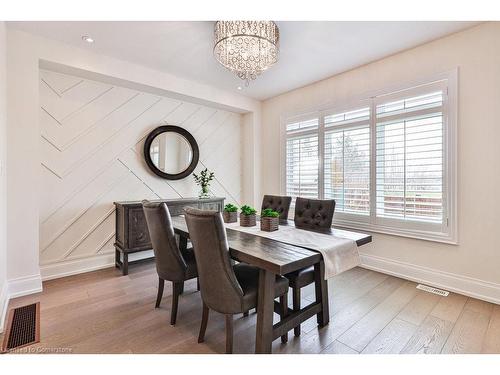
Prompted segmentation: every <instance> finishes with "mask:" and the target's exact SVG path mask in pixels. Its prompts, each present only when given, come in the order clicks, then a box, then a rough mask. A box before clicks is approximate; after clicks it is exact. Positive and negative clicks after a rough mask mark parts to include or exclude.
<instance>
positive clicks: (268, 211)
mask: <svg viewBox="0 0 500 375" xmlns="http://www.w3.org/2000/svg"><path fill="white" fill-rule="evenodd" d="M260 216H261V217H280V214H279V213H278V212H276V211H274V210H273V209H272V208H266V209H264V210H262V212H261V213H260Z"/></svg>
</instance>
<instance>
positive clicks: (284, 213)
mask: <svg viewBox="0 0 500 375" xmlns="http://www.w3.org/2000/svg"><path fill="white" fill-rule="evenodd" d="M290 203H292V197H286V196H279V195H264V198H263V199H262V211H264V210H265V209H266V208H271V209H273V211H276V212H278V213H279V214H280V219H281V220H286V219H288V211H289V210H290Z"/></svg>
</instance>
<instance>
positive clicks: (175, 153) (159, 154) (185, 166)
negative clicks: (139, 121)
mask: <svg viewBox="0 0 500 375" xmlns="http://www.w3.org/2000/svg"><path fill="white" fill-rule="evenodd" d="M144 157H145V159H146V163H147V164H148V166H149V168H150V169H151V170H152V171H153V172H154V173H155V174H157V175H158V176H160V177H163V178H166V179H170V180H178V179H181V178H184V177H186V176H188V175H189V174H190V173H191V172H193V170H194V169H195V168H196V165H197V164H198V158H199V151H198V144H197V143H196V141H195V139H194V138H193V136H192V135H191V134H190V133H189V132H188V131H187V130H185V129H182V128H180V127H178V126H172V125H167V126H160V127H158V128H156V129H155V130H153V131H152V132H151V133H150V134H149V135H148V137H147V139H146V142H145V144H144Z"/></svg>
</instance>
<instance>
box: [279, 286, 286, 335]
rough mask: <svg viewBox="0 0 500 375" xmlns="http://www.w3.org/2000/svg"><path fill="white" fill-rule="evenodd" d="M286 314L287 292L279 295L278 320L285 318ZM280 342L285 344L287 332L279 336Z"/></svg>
mask: <svg viewBox="0 0 500 375" xmlns="http://www.w3.org/2000/svg"><path fill="white" fill-rule="evenodd" d="M287 316H288V293H285V294H283V295H282V296H281V297H280V320H283V319H285V318H286V317H287ZM281 342H282V343H283V344H286V343H287V342H288V332H286V333H285V334H284V335H283V336H281Z"/></svg>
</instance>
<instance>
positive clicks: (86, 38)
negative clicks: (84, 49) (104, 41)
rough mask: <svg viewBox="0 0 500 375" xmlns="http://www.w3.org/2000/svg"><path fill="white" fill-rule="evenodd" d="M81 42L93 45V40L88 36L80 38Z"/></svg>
mask: <svg viewBox="0 0 500 375" xmlns="http://www.w3.org/2000/svg"><path fill="white" fill-rule="evenodd" d="M82 40H84V41H86V42H87V43H94V39H92V38H91V37H90V36H88V35H84V36H82Z"/></svg>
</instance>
